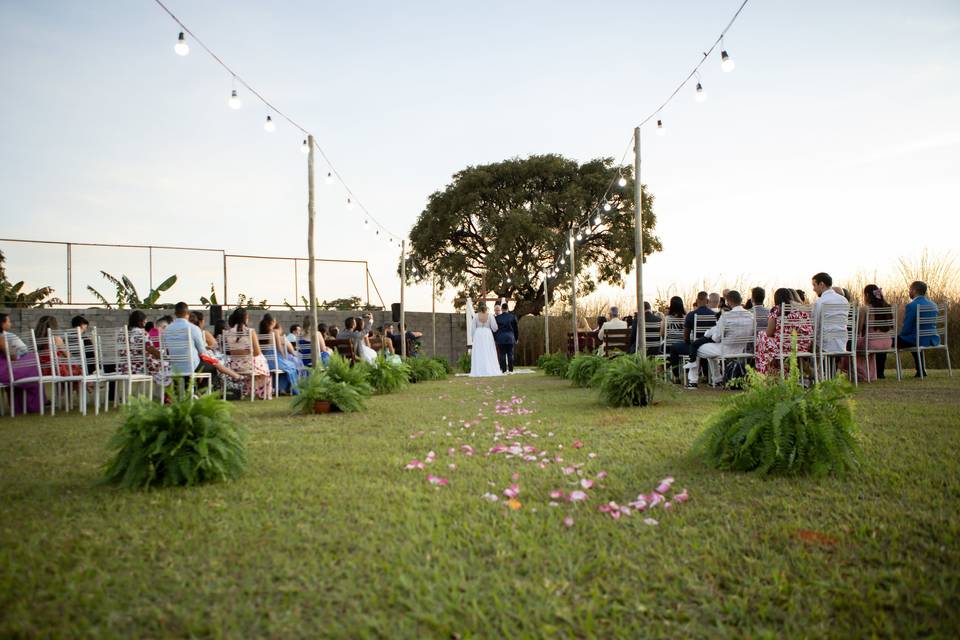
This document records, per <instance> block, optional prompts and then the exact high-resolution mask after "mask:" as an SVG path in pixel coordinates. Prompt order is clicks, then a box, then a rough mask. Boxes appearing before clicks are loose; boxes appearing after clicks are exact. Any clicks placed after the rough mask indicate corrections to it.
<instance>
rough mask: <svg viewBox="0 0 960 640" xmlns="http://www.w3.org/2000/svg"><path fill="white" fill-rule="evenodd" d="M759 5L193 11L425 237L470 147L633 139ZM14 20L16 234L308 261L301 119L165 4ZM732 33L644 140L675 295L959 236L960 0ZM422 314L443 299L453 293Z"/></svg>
mask: <svg viewBox="0 0 960 640" xmlns="http://www.w3.org/2000/svg"><path fill="white" fill-rule="evenodd" d="M738 4H739V2H737V1H736V0H731V1H726V0H724V1H721V0H710V1H709V2H708V1H683V2H676V1H674V2H667V1H657V2H636V1H634V2H596V3H583V2H557V1H553V2H545V1H544V2H522V3H518V2H500V1H493V2H485V3H469V4H468V3H453V2H410V3H386V2H349V3H336V4H332V3H318V2H306V1H300V2H277V3H262V2H258V3H249V2H239V1H236V2H227V1H225V0H202V1H196V0H195V1H193V2H187V1H186V0H170V1H169V2H168V5H169V6H170V7H171V9H172V10H173V11H174V12H175V13H177V14H178V15H179V16H180V18H181V19H183V20H184V22H186V23H187V24H188V25H190V27H191V28H192V29H193V30H194V31H196V32H197V33H198V35H200V37H201V38H203V39H204V40H205V41H206V42H207V44H208V45H210V46H211V47H212V48H213V49H214V50H215V51H217V52H218V53H219V54H220V55H221V56H222V57H224V58H225V59H226V61H227V62H228V63H229V64H231V65H232V66H234V67H235V68H236V69H237V70H238V72H239V73H241V75H243V76H245V77H246V78H247V79H248V80H249V81H250V82H251V83H252V84H253V85H254V86H256V87H258V88H259V89H260V90H261V91H262V92H263V93H264V94H266V95H267V96H268V97H270V98H271V99H272V100H273V101H275V102H276V104H277V105H278V106H279V107H280V108H282V109H284V110H285V111H287V112H289V113H290V114H291V115H293V116H294V117H295V118H296V119H298V120H300V121H301V122H302V123H303V124H304V125H305V126H306V127H307V128H309V129H311V130H312V131H313V132H314V133H315V134H316V135H317V136H318V139H319V141H320V143H321V144H322V145H323V146H324V148H325V149H326V150H327V152H328V153H329V154H330V155H331V157H332V158H333V159H334V161H335V162H336V163H337V166H338V169H339V170H340V172H341V173H342V174H343V175H344V176H345V178H346V179H347V181H348V183H349V184H350V185H351V187H352V188H353V189H354V191H355V192H356V193H357V194H358V195H359V197H360V199H361V200H362V201H363V202H364V203H365V204H366V205H367V206H368V208H369V209H370V210H371V211H372V212H373V213H374V215H375V216H377V217H378V218H379V219H380V220H381V221H382V222H383V223H384V224H385V225H386V226H388V227H389V228H391V229H392V230H394V231H395V232H396V233H400V234H403V233H405V232H406V230H407V229H409V227H410V226H411V224H412V223H413V221H414V220H415V219H416V217H417V215H418V214H419V213H420V211H421V210H422V209H423V207H424V204H425V202H426V198H427V197H428V196H429V194H430V193H431V192H433V191H435V190H437V189H442V188H443V186H444V185H445V184H447V182H448V181H449V178H450V176H451V174H453V173H454V172H456V171H458V170H459V169H461V168H463V167H465V166H467V165H470V164H476V163H483V162H491V161H497V160H501V159H504V158H507V157H512V156H524V155H528V154H531V153H548V152H556V153H561V154H563V155H566V156H569V157H573V158H576V159H579V160H587V159H590V158H593V157H597V156H617V157H619V156H620V154H621V153H622V152H623V150H624V149H625V147H626V145H627V143H628V140H629V136H630V134H631V130H632V127H633V126H634V124H636V122H637V121H638V120H639V119H640V118H642V117H643V116H644V115H646V114H647V113H648V112H649V111H651V110H652V109H653V108H654V107H655V106H657V105H658V104H659V103H660V102H661V101H662V100H663V98H664V97H665V96H666V95H667V94H669V92H670V91H671V90H672V89H673V87H674V86H675V85H676V83H677V82H678V81H679V80H680V79H682V78H683V77H684V76H685V75H686V73H687V72H688V71H689V69H690V68H691V67H692V66H693V65H694V64H695V62H696V60H697V58H698V55H699V52H700V51H702V50H703V49H704V48H706V47H707V46H709V44H710V43H711V42H712V41H713V39H714V38H715V37H716V35H717V34H718V33H719V31H720V29H722V28H723V26H724V25H725V24H726V22H727V21H728V19H729V17H730V15H731V14H732V13H733V11H734V10H735V9H736V7H737V6H738ZM0 23H2V24H3V25H4V37H3V39H2V40H0V60H2V62H0V65H2V66H0V81H2V85H0V86H2V87H3V94H4V99H3V100H0V118H2V121H3V122H4V123H5V127H4V133H3V135H2V137H0V166H2V167H3V171H2V172H0V193H2V194H3V199H2V203H0V211H2V221H3V228H2V229H3V230H2V234H0V235H2V236H3V237H14V238H35V239H52V240H73V241H92V242H117V243H148V242H152V243H156V244H175V245H190V246H201V247H223V248H226V249H228V250H231V251H234V252H237V253H257V254H270V255H297V256H302V255H305V253H306V248H305V239H304V235H305V234H304V232H305V225H306V222H305V218H306V216H305V201H306V193H305V160H304V156H303V155H302V154H301V153H300V151H299V149H298V147H299V143H300V139H301V136H300V135H299V134H298V133H296V132H294V131H293V130H291V129H290V128H288V127H287V126H286V125H284V124H283V123H278V125H279V126H278V130H277V132H276V133H274V134H272V135H271V134H267V133H265V132H264V131H263V129H262V122H263V119H264V117H265V115H266V113H267V112H266V111H265V110H264V109H263V108H262V107H261V106H260V105H259V104H258V103H257V102H256V101H255V100H254V99H253V97H252V96H250V95H247V94H246V93H245V92H242V91H241V97H242V98H244V107H243V109H241V110H240V111H231V110H230V109H228V108H227V106H226V99H227V97H228V95H229V92H230V88H231V84H230V78H229V76H228V75H226V74H225V73H224V72H223V71H222V70H221V69H220V68H219V67H218V66H217V65H215V64H214V63H213V62H212V61H211V60H210V59H209V58H208V57H207V56H206V55H205V54H204V53H203V52H202V51H201V50H200V49H199V47H197V46H194V47H193V48H192V51H191V53H190V55H189V56H187V57H185V58H181V57H179V56H177V55H175V54H174V52H173V44H174V41H175V39H176V35H177V31H178V28H177V26H176V25H175V24H174V23H173V22H172V21H171V20H170V19H169V18H168V17H167V16H166V15H165V14H164V13H163V12H162V11H161V10H160V9H159V8H158V7H157V6H156V5H155V4H154V3H153V2H150V1H149V0H124V1H122V2H121V1H119V0H115V1H103V0H101V1H91V2H78V1H72V2H65V1H63V2H55V1H52V0H35V1H31V2H14V1H12V0H0ZM725 44H726V48H727V49H728V50H729V52H730V54H731V55H732V57H733V58H734V59H735V61H736V63H737V68H736V70H735V71H734V72H733V73H730V74H725V73H722V72H721V71H720V68H719V60H718V59H714V60H711V61H708V63H707V64H706V66H705V67H704V71H703V78H702V82H703V85H704V87H705V88H706V90H707V92H708V94H709V97H708V100H707V101H706V102H705V103H703V104H698V103H696V102H695V101H694V100H693V88H692V86H691V87H688V88H687V89H686V90H685V91H683V92H682V93H681V94H680V95H679V96H678V97H677V99H676V100H675V101H674V102H673V103H672V104H671V106H670V107H668V109H667V110H666V111H665V112H664V114H663V116H662V117H663V120H664V121H665V123H666V124H667V126H668V128H669V135H668V136H666V137H663V138H658V137H655V136H653V135H652V134H651V135H648V136H646V137H645V144H644V147H645V155H644V168H643V171H644V175H643V177H644V182H645V183H646V184H647V185H648V187H649V189H650V190H651V191H652V192H653V193H654V194H655V195H656V196H657V206H656V210H657V214H658V217H659V225H658V233H659V235H660V237H661V238H662V240H663V242H664V247H665V251H664V253H663V254H660V255H657V256H654V257H653V258H651V260H650V262H649V266H648V268H647V276H648V277H647V279H646V286H647V290H648V291H650V292H653V291H656V290H658V289H661V290H663V289H667V288H669V287H670V285H671V283H676V284H677V286H679V287H682V288H684V289H686V288H688V287H689V286H690V285H691V284H692V283H694V282H696V281H699V280H701V279H702V278H704V277H707V278H708V279H715V280H717V281H718V282H719V281H720V280H721V279H722V278H727V279H732V278H734V277H737V276H744V277H745V278H746V279H748V280H756V281H761V282H764V283H767V284H772V285H773V284H806V283H808V279H809V274H810V273H813V272H814V271H819V270H822V269H825V270H828V271H830V272H832V273H833V274H834V275H835V277H837V278H840V279H843V278H845V277H849V276H851V275H853V274H854V273H856V272H858V271H867V272H873V271H879V272H881V273H886V272H888V271H890V270H891V268H892V267H893V264H894V262H895V261H896V259H897V257H898V256H901V255H915V254H917V253H918V252H919V251H920V250H921V249H923V248H924V247H929V248H931V249H933V250H935V251H944V250H948V249H952V248H954V247H955V246H956V244H957V237H958V231H960V222H958V215H957V214H958V213H960V212H958V205H957V204H956V203H957V198H956V194H955V191H956V187H957V185H958V178H960V158H958V150H960V124H957V118H956V114H957V113H960V63H958V57H960V4H958V3H957V2H955V1H940V2H934V1H929V2H923V1H921V2H912V3H904V2H886V1H883V2H869V3H865V2H825V1H813V2H803V3H798V2H787V1H785V0H781V1H764V0H752V2H750V3H749V4H748V5H747V7H746V9H745V10H744V12H743V14H742V15H741V17H740V19H739V21H738V22H737V24H736V25H735V26H734V27H733V29H732V30H731V32H730V34H729V36H728V38H727V39H726V43H725ZM318 171H319V172H320V175H324V174H325V173H326V168H325V167H323V166H322V165H320V166H319V167H318ZM319 187H320V190H321V195H320V199H319V202H318V215H319V216H320V220H321V233H320V234H319V235H318V238H317V241H318V242H317V245H318V255H320V256H323V257H328V258H366V259H368V260H370V263H371V270H372V272H373V275H374V278H375V280H376V281H377V283H378V285H379V286H380V289H381V291H382V292H383V296H384V299H385V301H386V302H387V303H388V304H389V303H390V302H392V301H394V300H396V299H398V289H399V285H398V283H397V282H396V279H395V278H393V277H392V275H393V269H392V267H393V265H394V264H395V260H396V255H395V254H392V253H391V251H390V248H389V247H388V246H387V245H386V244H385V243H382V242H380V243H377V242H374V241H373V240H372V238H371V236H370V235H369V234H365V233H364V231H363V230H362V218H361V217H359V216H360V214H359V213H357V212H356V211H354V212H348V211H347V210H346V207H345V196H344V194H343V193H342V191H341V190H340V189H339V188H336V187H327V186H326V185H324V183H323V182H322V180H321V181H320V183H319ZM329 231H336V232H337V233H339V234H341V237H340V238H335V237H334V236H333V235H332V234H330V233H328V232H329ZM343 236H346V238H347V239H348V241H347V242H344V240H343ZM0 248H2V249H3V250H4V251H5V252H7V253H8V254H9V256H10V259H9V263H10V264H9V267H10V269H11V271H12V274H13V275H14V276H17V277H20V278H26V279H27V280H28V282H29V283H30V284H34V285H40V284H54V285H55V286H56V287H57V289H58V294H60V295H64V294H65V286H64V285H63V284H62V283H63V282H64V275H63V254H62V251H61V250H58V249H51V250H37V249H30V250H25V249H24V248H23V247H15V246H12V245H10V244H7V243H3V244H0ZM75 259H76V261H77V263H78V264H77V269H76V272H75V274H74V294H75V298H76V297H78V295H79V294H78V291H80V290H82V289H83V286H84V285H86V284H97V285H99V284H100V283H99V282H97V280H96V272H95V270H96V268H99V267H104V268H106V269H107V270H108V271H114V272H119V271H126V272H128V273H130V275H133V276H135V280H136V281H137V282H138V283H142V284H143V285H145V283H146V269H145V257H144V256H141V255H138V254H137V253H136V252H115V253H109V254H107V253H94V252H84V251H78V253H77V254H76V255H75ZM235 266H236V270H232V271H231V280H232V282H231V290H232V293H236V292H237V291H238V290H244V291H246V292H247V293H253V294H255V295H257V297H268V298H269V299H270V300H271V302H280V301H281V300H282V298H283V297H284V296H287V297H291V298H292V295H293V291H292V288H293V287H292V267H290V266H289V265H277V266H276V267H272V268H265V267H264V266H263V265H259V264H258V265H250V266H249V267H248V268H245V269H244V268H242V267H241V266H240V265H235ZM138 269H139V271H137V270H138ZM232 269H233V268H232ZM156 272H157V274H158V275H167V274H169V273H172V272H177V273H180V275H181V276H182V278H183V279H184V281H183V282H182V283H181V284H179V285H178V288H177V289H175V290H174V293H172V294H171V296H172V297H176V298H187V299H195V298H196V297H197V296H198V295H199V294H200V293H205V288H206V286H207V285H206V284H205V283H208V282H210V281H215V282H218V283H219V280H220V264H219V261H218V259H206V260H204V259H203V258H202V256H198V257H196V258H194V257H192V256H191V258H190V259H189V260H182V259H177V258H175V257H172V256H169V255H166V256H164V255H159V256H157V266H156ZM304 273H305V270H304ZM321 274H322V275H324V282H325V283H326V285H325V286H323V287H321V290H320V292H319V294H320V296H321V297H327V298H329V297H335V296H340V295H349V294H352V293H360V292H361V291H362V285H363V276H362V273H361V272H359V271H357V270H356V269H354V270H349V269H346V270H333V269H328V270H324V269H321ZM305 281H306V280H305V277H303V278H301V292H304V291H305V284H304V283H305ZM241 282H243V285H241V284H240V283H241ZM218 288H219V285H218ZM231 297H232V296H231ZM411 306H413V307H416V308H421V309H427V308H429V289H427V290H426V291H424V290H420V291H416V292H414V293H413V294H412V295H411Z"/></svg>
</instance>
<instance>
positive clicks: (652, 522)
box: [643, 518, 660, 527]
mask: <svg viewBox="0 0 960 640" xmlns="http://www.w3.org/2000/svg"><path fill="white" fill-rule="evenodd" d="M643 524H647V525H650V526H651V527H655V526H657V525H658V524H660V523H659V522H657V521H656V520H654V519H653V518H644V519H643Z"/></svg>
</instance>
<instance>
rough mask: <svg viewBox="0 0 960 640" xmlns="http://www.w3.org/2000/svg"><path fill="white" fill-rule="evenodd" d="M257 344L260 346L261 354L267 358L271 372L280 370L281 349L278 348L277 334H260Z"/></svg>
mask: <svg viewBox="0 0 960 640" xmlns="http://www.w3.org/2000/svg"><path fill="white" fill-rule="evenodd" d="M257 342H258V343H259V344H260V352H261V353H262V354H263V355H264V356H265V357H266V359H267V365H268V367H269V369H270V371H279V370H280V349H278V348H277V334H275V333H273V332H272V331H271V332H270V333H258V334H257Z"/></svg>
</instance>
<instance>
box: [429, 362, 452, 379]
mask: <svg viewBox="0 0 960 640" xmlns="http://www.w3.org/2000/svg"><path fill="white" fill-rule="evenodd" d="M430 359H431V360H434V361H436V362H437V363H438V364H439V365H440V366H441V367H443V372H444V373H445V374H446V375H448V376H449V375H450V374H451V373H453V367H452V366H450V361H449V360H447V359H446V358H430Z"/></svg>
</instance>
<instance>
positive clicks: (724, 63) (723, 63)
mask: <svg viewBox="0 0 960 640" xmlns="http://www.w3.org/2000/svg"><path fill="white" fill-rule="evenodd" d="M736 66H737V65H736V63H735V62H734V61H733V58H731V57H730V55H729V54H728V53H727V52H726V51H721V52H720V68H721V69H723V70H724V71H725V72H726V73H730V72H731V71H733V69H734V68H735V67H736Z"/></svg>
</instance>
